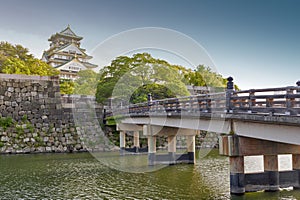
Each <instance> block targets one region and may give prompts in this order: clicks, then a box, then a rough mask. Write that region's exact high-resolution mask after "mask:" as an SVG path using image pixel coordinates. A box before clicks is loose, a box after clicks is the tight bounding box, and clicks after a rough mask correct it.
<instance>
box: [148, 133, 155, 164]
mask: <svg viewBox="0 0 300 200" xmlns="http://www.w3.org/2000/svg"><path fill="white" fill-rule="evenodd" d="M148 162H149V165H155V163H156V137H155V136H152V135H150V136H148Z"/></svg>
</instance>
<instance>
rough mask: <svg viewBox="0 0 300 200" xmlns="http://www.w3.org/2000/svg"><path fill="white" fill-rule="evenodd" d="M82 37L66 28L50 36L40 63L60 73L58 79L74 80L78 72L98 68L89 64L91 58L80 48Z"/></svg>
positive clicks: (68, 27)
mask: <svg viewBox="0 0 300 200" xmlns="http://www.w3.org/2000/svg"><path fill="white" fill-rule="evenodd" d="M82 39H83V37H80V36H78V35H76V34H75V33H74V32H73V31H72V30H71V28H70V25H68V26H67V28H65V29H64V30H62V31H61V32H59V33H55V34H53V35H51V37H50V38H49V39H48V41H49V42H50V48H49V49H48V50H46V51H44V53H43V56H42V61H45V62H46V63H48V64H49V65H51V66H52V67H54V68H56V69H58V70H59V71H60V78H62V79H70V80H74V79H76V77H77V73H78V72H79V71H80V70H85V69H93V68H96V67H98V66H97V65H95V64H92V63H90V62H89V60H90V59H92V56H89V55H87V54H86V52H85V51H86V50H85V49H83V48H81V47H80V41H81V40H82Z"/></svg>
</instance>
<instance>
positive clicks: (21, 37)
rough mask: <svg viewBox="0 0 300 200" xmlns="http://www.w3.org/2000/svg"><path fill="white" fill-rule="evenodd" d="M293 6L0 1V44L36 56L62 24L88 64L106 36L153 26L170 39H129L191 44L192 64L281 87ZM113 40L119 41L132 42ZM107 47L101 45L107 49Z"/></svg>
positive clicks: (299, 47)
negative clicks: (76, 37) (71, 33)
mask: <svg viewBox="0 0 300 200" xmlns="http://www.w3.org/2000/svg"><path fill="white" fill-rule="evenodd" d="M299 11H300V1H298V0H85V1H82V0H51V1H47V0H0V41H8V42H11V43H13V44H21V45H23V46H25V47H27V48H28V49H29V50H30V52H31V53H32V54H34V55H35V56H36V57H38V58H41V55H42V53H43V51H44V50H46V49H48V48H49V42H48V38H49V37H50V36H51V35H52V34H54V33H56V32H60V31H62V30H63V29H64V28H66V26H67V25H68V24H70V26H71V28H72V30H73V31H74V32H75V33H76V34H77V35H79V36H83V37H84V39H83V40H82V47H83V48H85V49H87V52H88V53H90V54H91V55H92V56H94V58H95V61H96V60H97V58H98V57H101V55H99V53H97V47H99V45H101V44H103V43H105V42H107V41H109V40H110V39H111V38H115V37H116V36H118V35H122V33H124V32H125V33H126V32H127V33H128V31H129V30H132V29H134V30H136V29H138V30H140V29H141V28H144V27H152V28H153V27H157V28H158V29H159V30H167V31H164V32H167V35H168V34H169V33H170V37H167V36H166V37H165V38H164V37H160V36H156V35H155V34H153V35H151V34H149V32H148V34H145V35H140V37H137V41H139V39H140V38H142V39H143V40H147V38H149V37H151V36H152V40H153V38H154V39H155V38H157V41H156V42H157V43H156V45H158V46H159V45H160V44H163V43H164V42H165V41H166V40H168V38H173V40H172V41H173V42H171V43H172V44H174V47H172V48H174V49H176V48H177V50H179V51H180V50H181V48H182V49H184V48H188V45H186V44H190V43H189V42H191V41H193V42H194V43H196V44H198V45H199V46H200V47H202V48H203V50H204V51H201V50H199V52H198V50H196V51H192V49H193V48H191V49H190V54H191V55H192V54H193V56H194V57H197V56H198V55H199V56H198V58H199V59H198V60H197V62H199V63H197V64H206V65H214V66H212V67H213V68H214V69H215V70H216V71H217V72H218V73H220V74H222V75H223V76H224V77H228V76H232V77H233V78H234V82H235V83H236V84H237V85H238V86H239V87H240V88H242V89H250V88H267V87H281V86H289V85H295V83H296V81H298V80H300V12H299ZM174 33H177V35H178V36H180V37H182V38H183V39H182V40H181V39H180V38H179V39H178V40H177V39H176V34H175V35H174ZM172 34H173V35H172ZM123 36H124V35H123ZM125 36H126V35H125ZM173 36H174V37H173ZM174 38H175V39H174ZM119 39H123V41H122V43H120V44H122V45H124V44H125V46H126V42H127V43H129V42H132V41H131V40H127V39H126V37H121V38H119ZM109 44H110V43H109ZM109 44H107V45H106V46H105V45H104V46H105V47H106V48H108V49H107V51H108V52H109V51H110V50H111V49H109V48H110V46H109ZM191 45H192V44H191ZM154 46H155V45H154ZM155 47H156V46H155ZM111 48H118V44H114V47H111ZM165 50H168V49H165ZM170 51H171V50H170ZM151 52H152V53H153V55H154V56H156V57H159V58H162V59H166V60H167V61H169V62H170V63H173V64H182V65H189V64H191V63H192V65H194V64H195V62H196V61H193V62H189V58H190V57H189V55H183V56H182V57H180V56H176V55H174V53H173V54H172V53H170V52H166V51H159V50H157V49H154V50H153V51H151ZM203 52H204V53H207V55H206V57H205V56H204V57H205V58H204V57H203V56H201V55H200V54H203ZM185 53H186V52H185ZM187 58H188V59H187ZM207 58H208V59H211V61H212V62H207V61H206V60H205V59H207ZM201 59H203V60H201ZM95 64H98V65H104V64H103V63H95ZM189 67H194V66H189Z"/></svg>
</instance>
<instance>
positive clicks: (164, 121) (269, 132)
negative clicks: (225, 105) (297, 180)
mask: <svg viewBox="0 0 300 200" xmlns="http://www.w3.org/2000/svg"><path fill="white" fill-rule="evenodd" d="M219 116H220V117H211V118H208V117H165V116H164V117H159V116H150V117H135V118H125V119H122V121H121V122H122V124H129V125H132V124H134V125H137V126H142V125H156V126H160V127H172V128H179V129H191V130H202V131H209V132H215V133H220V134H230V133H234V134H236V135H239V136H245V137H250V138H258V139H262V140H269V141H275V142H283V143H288V144H296V145H300V125H299V123H298V122H297V120H299V119H297V118H296V119H295V118H287V117H282V118H278V117H275V118H276V119H273V118H272V117H268V116H266V117H265V118H266V120H265V121H261V120H258V119H257V118H259V119H260V118H261V116H255V115H252V117H251V118H250V117H249V116H248V117H247V119H244V118H243V117H241V119H237V118H230V115H225V114H224V115H219ZM222 116H223V117H222ZM295 120H296V121H295ZM280 121H282V124H281V123H279V122H280ZM286 121H289V123H287V124H288V125H284V123H285V122H286Z"/></svg>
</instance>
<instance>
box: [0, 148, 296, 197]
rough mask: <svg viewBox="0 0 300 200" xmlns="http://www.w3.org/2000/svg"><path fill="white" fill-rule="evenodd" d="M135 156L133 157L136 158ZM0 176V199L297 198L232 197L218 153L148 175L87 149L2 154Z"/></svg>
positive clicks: (225, 161)
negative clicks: (118, 165)
mask: <svg viewBox="0 0 300 200" xmlns="http://www.w3.org/2000/svg"><path fill="white" fill-rule="evenodd" d="M133 157H134V156H133ZM133 157H132V159H133V160H132V161H134V162H139V160H138V159H134V158H133ZM140 159H141V160H143V159H144V158H140ZM110 162H113V160H110ZM141 165H142V166H143V164H141ZM0 175H1V176H0V194H1V196H0V199H42V198H44V199H230V198H232V199H299V198H300V193H299V192H298V191H287V190H283V191H280V192H277V193H264V192H258V193H247V194H246V195H244V196H237V197H236V196H233V197H230V194H229V170H228V158H226V157H221V156H219V155H218V152H217V151H212V152H211V153H210V154H209V155H208V156H206V157H205V158H202V159H201V160H200V161H199V162H197V164H196V165H186V164H184V165H175V166H169V167H164V168H162V169H160V170H158V171H154V172H148V173H126V172H122V171H117V170H114V169H111V168H109V167H107V166H106V165H104V164H102V163H101V162H99V161H98V160H97V159H95V158H94V157H93V156H91V155H90V154H89V153H78V154H39V155H9V156H4V155H2V156H0Z"/></svg>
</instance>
